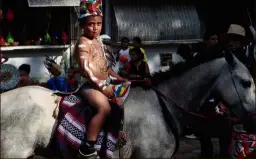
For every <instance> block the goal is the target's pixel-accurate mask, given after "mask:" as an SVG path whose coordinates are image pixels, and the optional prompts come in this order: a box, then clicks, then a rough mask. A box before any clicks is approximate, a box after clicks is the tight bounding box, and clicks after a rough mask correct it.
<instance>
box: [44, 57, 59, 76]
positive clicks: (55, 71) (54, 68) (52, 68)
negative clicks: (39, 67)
mask: <svg viewBox="0 0 256 159" xmlns="http://www.w3.org/2000/svg"><path fill="white" fill-rule="evenodd" d="M44 65H45V67H46V68H47V69H48V71H49V72H50V73H51V74H52V75H53V76H60V75H61V71H62V68H61V66H60V65H58V64H57V63H56V62H55V61H54V60H53V59H51V58H50V57H49V56H47V55H45V61H44Z"/></svg>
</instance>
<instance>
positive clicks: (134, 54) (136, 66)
mask: <svg viewBox="0 0 256 159" xmlns="http://www.w3.org/2000/svg"><path fill="white" fill-rule="evenodd" d="M130 56H131V61H130V65H129V79H145V78H148V77H149V76H150V72H149V66H148V64H147V63H146V62H144V61H143V59H144V55H143V53H142V52H141V50H140V49H139V48H133V49H131V50H130Z"/></svg>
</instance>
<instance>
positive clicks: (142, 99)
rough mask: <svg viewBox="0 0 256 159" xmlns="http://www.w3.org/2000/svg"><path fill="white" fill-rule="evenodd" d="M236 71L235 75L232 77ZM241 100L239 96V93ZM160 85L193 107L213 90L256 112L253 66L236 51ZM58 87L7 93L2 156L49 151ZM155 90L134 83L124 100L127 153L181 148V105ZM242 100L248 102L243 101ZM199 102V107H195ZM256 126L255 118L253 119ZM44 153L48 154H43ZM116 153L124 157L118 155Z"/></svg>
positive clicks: (242, 110) (155, 154) (165, 154)
mask: <svg viewBox="0 0 256 159" xmlns="http://www.w3.org/2000/svg"><path fill="white" fill-rule="evenodd" d="M231 73H232V76H231ZM234 83H235V85H236V89H237V90H238V92H239V96H240V99H241V102H240V100H238V99H237V92H236V89H235V88H234ZM157 87H158V89H159V90H161V91H162V93H163V94H166V95H167V96H168V97H170V98H172V99H173V100H174V101H176V102H177V103H178V104H180V105H182V106H184V107H185V108H187V109H189V110H190V111H192V112H195V113H196V112H197V111H198V107H199V106H200V105H201V104H202V103H203V102H204V101H205V100H206V99H207V98H208V97H209V95H210V94H211V93H213V92H215V93H218V94H219V95H220V97H221V98H222V99H223V102H224V103H225V104H226V105H227V106H228V108H230V111H231V112H233V113H234V114H236V115H237V116H238V117H241V118H242V117H244V116H246V115H247V114H248V113H250V112H254V111H256V106H255V105H256V104H255V85H254V83H253V79H252V77H251V75H250V74H249V72H248V70H247V69H246V68H245V66H244V65H243V64H241V63H240V62H239V61H238V60H237V59H236V58H235V57H233V55H229V57H227V58H226V60H225V58H219V59H216V60H213V61H210V62H207V63H204V64H201V65H199V66H196V67H194V68H192V69H189V70H187V71H186V72H185V73H182V74H180V75H177V76H175V77H173V78H169V79H168V78H167V79H166V80H165V81H164V82H161V83H160V84H159V85H158V86H157ZM55 98H56V95H53V93H52V91H50V90H48V89H45V88H42V87H38V86H28V87H23V88H18V89H15V90H11V91H8V92H5V93H3V94H1V158H28V157H30V156H33V155H34V153H35V150H36V149H37V148H40V149H45V150H47V147H48V146H49V143H50V140H51V137H52V136H53V133H54V132H55V128H56V127H55V124H56V120H55V119H54V118H53V117H52V115H53V111H54V109H55V107H56V103H55ZM161 101H162V102H161V104H160V103H159V100H158V96H157V94H156V93H155V91H153V90H143V89H142V88H133V89H131V91H130V94H129V97H128V99H127V101H126V102H125V104H124V107H125V123H124V125H125V126H124V128H125V132H126V133H127V135H128V138H129V141H128V143H127V145H125V147H124V156H122V157H124V158H130V157H131V155H133V157H134V158H140V159H141V158H171V157H172V156H173V154H174V152H175V150H176V148H178V143H179V142H178V141H179V138H178V135H179V134H178V133H180V132H181V128H182V124H181V123H180V122H179V120H178V119H179V117H178V116H177V115H178V114H175V112H176V111H175V109H174V108H175V107H176V105H175V104H174V103H172V102H171V101H170V100H161ZM241 104H242V105H241ZM195 106H197V108H195ZM248 121H250V123H252V124H253V125H251V126H252V127H254V128H256V124H255V123H256V122H255V121H256V120H255V118H250V120H248ZM39 155H42V154H39ZM116 157H119V156H118V154H117V155H116Z"/></svg>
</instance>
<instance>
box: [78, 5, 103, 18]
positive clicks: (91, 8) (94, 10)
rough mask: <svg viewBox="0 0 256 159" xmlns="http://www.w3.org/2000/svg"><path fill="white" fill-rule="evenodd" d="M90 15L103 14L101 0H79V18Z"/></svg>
mask: <svg viewBox="0 0 256 159" xmlns="http://www.w3.org/2000/svg"><path fill="white" fill-rule="evenodd" d="M92 15H95V16H103V14H102V0H81V1H80V17H79V20H81V19H83V18H85V17H88V16H92Z"/></svg>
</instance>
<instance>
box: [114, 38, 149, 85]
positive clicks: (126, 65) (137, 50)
mask: <svg viewBox="0 0 256 159" xmlns="http://www.w3.org/2000/svg"><path fill="white" fill-rule="evenodd" d="M116 61H119V72H118V73H119V74H120V76H121V77H124V78H127V79H134V80H135V79H144V78H148V77H149V76H150V72H149V66H148V63H147V61H148V59H147V55H146V52H145V50H144V49H143V48H142V47H141V39H140V38H139V37H135V38H134V39H133V46H129V39H128V38H126V37H123V38H122V39H121V49H119V51H118V52H117V58H116Z"/></svg>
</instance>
